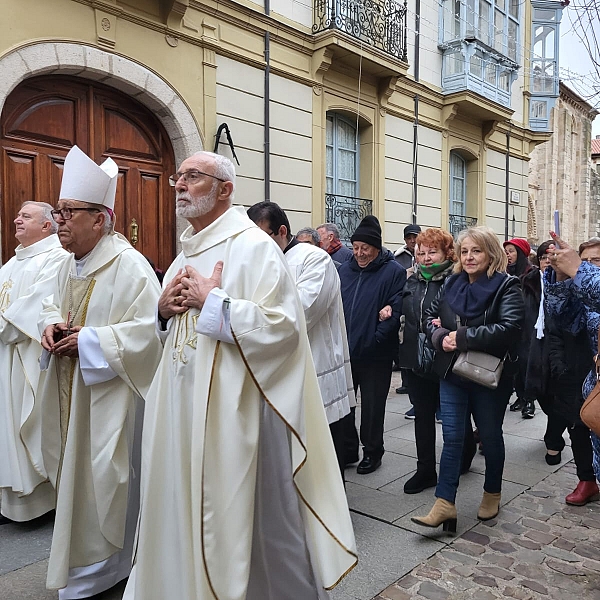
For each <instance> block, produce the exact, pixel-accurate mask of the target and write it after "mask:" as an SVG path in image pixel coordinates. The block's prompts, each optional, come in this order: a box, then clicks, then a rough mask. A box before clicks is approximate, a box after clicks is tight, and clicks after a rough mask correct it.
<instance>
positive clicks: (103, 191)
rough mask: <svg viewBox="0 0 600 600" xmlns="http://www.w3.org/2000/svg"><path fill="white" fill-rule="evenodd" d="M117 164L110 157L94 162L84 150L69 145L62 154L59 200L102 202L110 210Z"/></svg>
mask: <svg viewBox="0 0 600 600" xmlns="http://www.w3.org/2000/svg"><path fill="white" fill-rule="evenodd" d="M118 174H119V167H117V163H115V161H114V160H113V159H112V158H107V159H106V160H105V161H104V162H103V163H102V164H101V165H100V166H98V165H97V164H96V163H95V162H94V161H93V160H92V159H91V158H90V157H89V156H88V155H87V154H86V153H85V152H82V151H81V150H80V149H79V148H78V147H77V146H73V147H72V148H71V149H70V150H69V153H68V154H67V157H66V158H65V166H64V168H63V177H62V183H61V186H60V195H59V197H58V199H59V200H80V201H81V202H90V203H92V204H102V205H103V206H106V208H110V210H113V209H114V207H115V194H116V193H117V179H118V177H117V176H118Z"/></svg>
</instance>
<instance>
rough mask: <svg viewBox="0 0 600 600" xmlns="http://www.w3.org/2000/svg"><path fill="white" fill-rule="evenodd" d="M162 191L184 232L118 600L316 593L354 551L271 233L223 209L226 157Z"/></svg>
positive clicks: (196, 163)
mask: <svg viewBox="0 0 600 600" xmlns="http://www.w3.org/2000/svg"><path fill="white" fill-rule="evenodd" d="M171 182H172V184H173V185H174V186H175V192H176V202H177V215H178V216H180V217H184V218H185V219H187V221H188V222H189V223H190V226H189V227H188V228H187V229H186V230H185V231H184V232H183V233H182V235H181V238H180V240H181V246H182V252H181V254H180V255H179V256H178V257H177V258H176V259H175V262H174V263H173V264H172V265H171V266H170V267H169V270H168V271H167V273H166V274H165V279H164V287H163V293H162V295H161V297H160V300H159V303H158V317H159V320H160V327H161V333H160V335H161V339H162V340H163V343H164V351H163V358H162V360H161V363H160V366H159V368H158V370H157V373H156V376H155V378H154V381H153V382H152V387H151V389H150V393H149V395H148V400H147V406H146V416H145V420H144V439H143V456H144V466H143V470H142V498H143V501H142V508H141V513H140V520H139V526H138V535H137V540H138V542H137V547H136V552H135V563H134V566H133V569H132V572H131V576H130V578H129V581H128V582H127V587H126V589H125V594H124V596H123V598H124V600H171V599H173V600H175V599H176V600H213V599H215V598H219V599H223V600H224V599H228V600H283V599H284V598H290V599H291V598H293V599H298V600H300V599H302V600H304V599H307V600H308V599H311V600H321V599H324V598H327V597H328V595H327V592H326V590H327V589H329V588H331V587H333V586H335V585H336V584H337V582H338V581H339V580H340V579H341V578H342V577H343V576H344V575H345V574H346V573H347V572H348V571H349V570H350V569H352V567H353V566H354V565H355V564H356V548H355V544H354V533H353V530H352V522H351V520H350V515H349V511H348V505H347V501H346V497H345V493H344V486H343V484H342V479H341V477H340V474H339V467H338V465H337V462H336V460H335V454H334V450H333V443H332V441H331V436H330V434H329V429H328V427H327V420H326V418H325V412H324V409H323V403H322V402H321V396H320V393H319V387H318V383H317V376H316V373H315V368H314V365H313V362H312V359H311V356H310V348H309V346H308V337H307V334H306V323H305V319H304V311H303V310H302V305H301V303H300V299H299V298H298V293H297V291H296V286H295V285H294V280H293V279H292V276H291V274H290V272H289V268H288V266H287V264H286V261H285V258H284V257H283V254H282V253H281V250H280V249H279V248H278V247H277V245H276V244H274V243H273V241H272V240H271V239H270V237H269V236H271V237H273V235H275V233H276V232H274V231H269V232H268V234H266V233H265V232H264V231H261V230H260V229H259V228H258V227H257V226H256V225H255V224H254V223H253V222H252V221H251V220H250V219H249V218H248V216H247V215H246V211H245V210H244V208H243V207H242V206H235V207H234V206H232V205H231V202H232V199H233V194H234V189H235V168H234V166H233V164H232V163H231V161H230V160H229V159H228V158H226V157H225V156H220V155H218V154H213V153H211V152H199V153H196V154H194V155H192V156H190V157H189V158H187V159H186V160H184V161H183V163H182V164H181V165H180V167H179V172H178V173H176V174H175V175H173V176H172V178H171ZM298 245H299V246H304V247H305V249H306V250H308V249H310V246H308V245H306V244H298ZM313 250H314V251H315V252H320V251H319V250H317V249H313ZM328 260H329V259H328Z"/></svg>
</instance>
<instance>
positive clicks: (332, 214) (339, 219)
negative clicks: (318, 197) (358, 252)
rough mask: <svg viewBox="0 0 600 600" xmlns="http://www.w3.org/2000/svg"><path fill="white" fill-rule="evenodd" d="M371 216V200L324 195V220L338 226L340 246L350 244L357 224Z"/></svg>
mask: <svg viewBox="0 0 600 600" xmlns="http://www.w3.org/2000/svg"><path fill="white" fill-rule="evenodd" d="M371 214H373V201H372V200H365V199H364V198H351V197H350V196H337V195H334V194H325V219H326V221H327V222H328V223H335V224H336V225H337V226H338V229H339V230H340V240H341V241H342V244H346V245H348V244H350V237H351V236H352V234H353V233H354V231H355V230H356V228H357V227H358V224H359V223H360V222H361V221H362V220H363V219H364V218H365V217H366V216H367V215H371Z"/></svg>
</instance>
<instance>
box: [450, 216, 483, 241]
mask: <svg viewBox="0 0 600 600" xmlns="http://www.w3.org/2000/svg"><path fill="white" fill-rule="evenodd" d="M448 224H449V230H450V233H451V234H452V237H453V238H454V239H456V237H457V236H458V234H459V233H460V232H461V231H463V230H464V229H467V228H469V227H476V226H477V217H465V216H464V215H448Z"/></svg>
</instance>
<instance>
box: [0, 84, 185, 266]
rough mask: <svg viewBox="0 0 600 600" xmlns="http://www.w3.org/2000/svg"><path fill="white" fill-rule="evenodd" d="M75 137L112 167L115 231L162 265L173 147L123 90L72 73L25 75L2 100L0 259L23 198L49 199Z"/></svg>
mask: <svg viewBox="0 0 600 600" xmlns="http://www.w3.org/2000/svg"><path fill="white" fill-rule="evenodd" d="M74 144H77V145H78V146H79V147H80V148H81V149H82V150H83V151H84V152H86V153H87V154H88V155H89V156H90V157H91V158H92V159H93V160H95V161H96V162H97V163H99V162H101V161H102V160H104V159H105V158H107V157H108V156H110V157H111V158H113V159H114V160H115V162H116V163H117V164H118V166H119V183H118V186H117V200H116V203H115V213H116V217H117V221H116V223H117V226H116V228H117V230H118V231H120V232H121V233H123V234H124V235H125V236H126V237H127V238H128V239H129V240H130V242H131V243H132V244H133V245H134V246H135V247H136V248H137V249H138V250H139V251H140V252H142V253H143V254H145V255H146V256H148V257H149V258H151V259H152V260H153V261H154V263H155V264H156V265H157V266H159V267H161V268H166V267H167V266H168V265H169V264H170V263H171V261H172V260H173V257H174V254H175V239H174V238H175V222H174V219H175V217H174V210H173V192H172V190H171V188H170V186H169V185H168V181H167V179H168V176H169V175H170V174H172V173H173V172H174V171H175V157H174V154H173V148H172V146H171V142H170V140H169V136H168V135H167V133H166V131H165V129H164V127H163V126H162V125H161V123H160V122H159V121H158V120H157V119H156V117H155V116H154V115H153V114H152V113H151V112H150V111H149V110H148V109H147V108H146V107H145V106H142V105H141V104H140V103H138V102H137V101H135V100H133V99H131V98H129V97H128V96H126V95H125V94H123V93H121V92H119V91H117V90H115V89H113V88H110V87H107V86H105V85H102V84H99V83H95V82H92V81H89V80H86V79H82V78H78V77H69V76H61V75H50V76H42V77H34V78H31V79H27V80H25V81H24V82H22V83H21V84H20V85H19V86H17V87H16V88H15V89H14V90H13V91H12V93H11V94H10V95H9V96H8V98H7V99H6V101H5V103H4V107H3V110H2V115H1V117H0V177H1V182H2V258H3V262H5V261H6V260H8V258H10V256H12V254H13V252H14V248H15V246H16V240H15V239H14V231H13V225H12V220H13V218H14V215H15V214H16V212H17V211H18V208H19V206H20V205H21V203H22V202H23V201H25V200H37V201H46V202H49V203H50V204H55V203H56V200H57V198H58V193H59V190H60V181H61V176H62V163H63V160H64V157H65V156H66V153H67V152H68V150H69V149H70V148H71V146H72V145H74Z"/></svg>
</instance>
